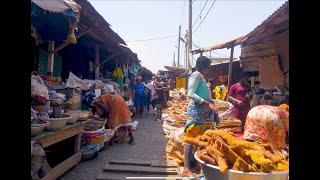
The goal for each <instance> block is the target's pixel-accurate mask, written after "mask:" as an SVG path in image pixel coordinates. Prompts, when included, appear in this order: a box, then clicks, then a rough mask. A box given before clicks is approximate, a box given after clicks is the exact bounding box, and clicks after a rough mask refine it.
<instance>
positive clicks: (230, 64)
mask: <svg viewBox="0 0 320 180" xmlns="http://www.w3.org/2000/svg"><path fill="white" fill-rule="evenodd" d="M233 51H234V46H232V47H231V53H230V62H229V73H228V94H229V89H230V84H231V80H232V79H231V76H232V64H233ZM227 100H229V96H227Z"/></svg>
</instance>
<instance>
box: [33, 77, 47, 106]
mask: <svg viewBox="0 0 320 180" xmlns="http://www.w3.org/2000/svg"><path fill="white" fill-rule="evenodd" d="M31 97H32V99H33V100H34V101H44V100H49V93H48V88H47V86H46V85H45V84H44V81H43V80H42V78H41V77H40V76H37V75H32V76H31ZM43 104H46V102H43Z"/></svg>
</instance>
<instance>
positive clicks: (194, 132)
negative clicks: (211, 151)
mask: <svg viewBox="0 0 320 180" xmlns="http://www.w3.org/2000/svg"><path fill="white" fill-rule="evenodd" d="M210 64H211V60H210V59H209V58H208V57H205V56H200V57H199V58H198V59H197V62H196V71H195V72H193V73H192V74H191V75H190V77H189V79H188V93H187V95H188V97H189V98H190V100H191V102H190V104H189V106H188V112H187V115H188V116H189V117H190V119H189V120H188V121H187V122H186V124H185V127H184V128H185V129H184V131H185V134H186V136H187V137H196V136H198V135H201V134H203V133H204V131H206V130H207V129H210V128H212V124H213V123H212V120H213V116H212V115H213V112H216V110H215V105H214V104H213V103H212V97H211V91H210V88H209V85H208V83H207V81H206V80H205V76H207V75H208V74H209V70H210V68H209V67H210ZM192 150H193V146H192V145H191V144H186V145H185V146H184V159H185V160H184V171H183V174H184V175H185V176H189V175H192V171H191V161H192V157H193V155H192V154H193V152H192Z"/></svg>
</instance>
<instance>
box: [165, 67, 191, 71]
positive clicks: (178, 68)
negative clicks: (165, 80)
mask: <svg viewBox="0 0 320 180" xmlns="http://www.w3.org/2000/svg"><path fill="white" fill-rule="evenodd" d="M164 68H166V69H167V70H168V71H185V70H186V69H185V68H183V67H173V66H164Z"/></svg>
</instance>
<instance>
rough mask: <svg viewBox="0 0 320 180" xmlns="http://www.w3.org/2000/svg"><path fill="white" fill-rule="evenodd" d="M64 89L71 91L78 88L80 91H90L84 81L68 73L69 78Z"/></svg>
mask: <svg viewBox="0 0 320 180" xmlns="http://www.w3.org/2000/svg"><path fill="white" fill-rule="evenodd" d="M66 87H67V88H73V89H76V88H80V89H81V90H85V91H86V90H88V89H90V87H89V86H88V85H87V83H86V82H85V81H83V80H82V79H80V78H78V77H77V76H76V75H74V74H73V73H72V72H70V73H69V78H68V80H67V84H66Z"/></svg>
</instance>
